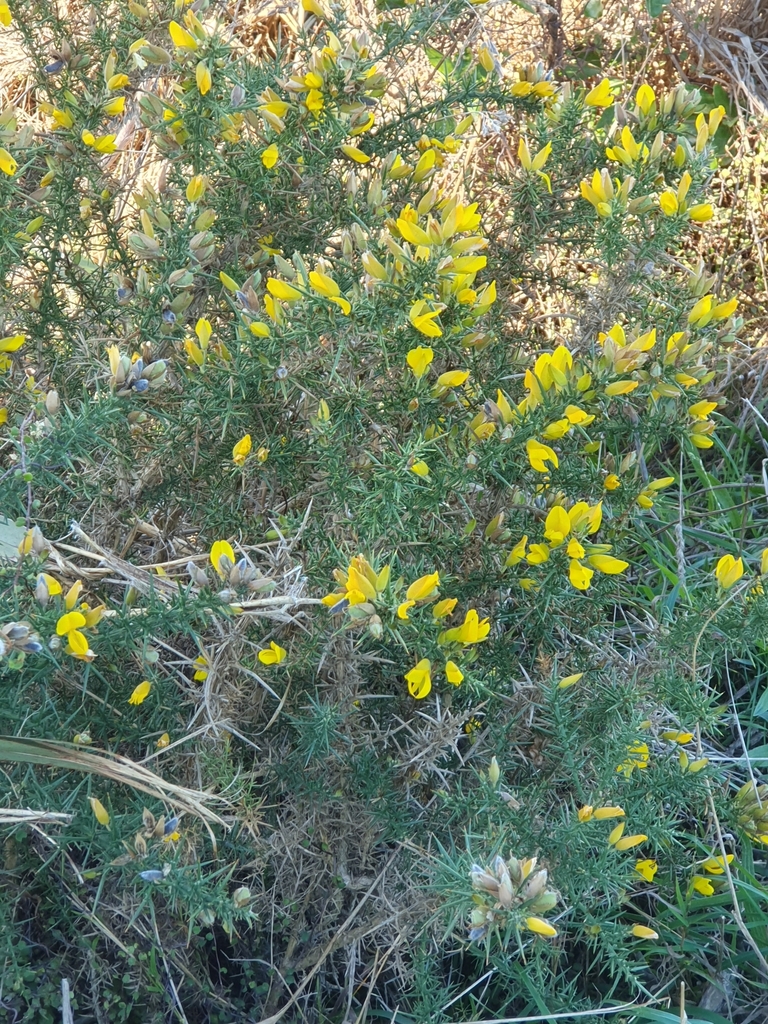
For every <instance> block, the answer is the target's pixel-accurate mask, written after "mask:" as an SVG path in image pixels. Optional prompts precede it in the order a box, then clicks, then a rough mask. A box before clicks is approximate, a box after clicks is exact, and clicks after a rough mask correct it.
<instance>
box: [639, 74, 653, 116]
mask: <svg viewBox="0 0 768 1024" xmlns="http://www.w3.org/2000/svg"><path fill="white" fill-rule="evenodd" d="M655 99H656V93H655V92H654V91H653V89H652V88H651V87H650V85H648V84H647V83H645V82H643V84H642V85H641V86H640V88H639V89H638V90H637V92H636V93H635V103H636V104H637V105H638V107H639V108H640V113H641V114H643V115H644V116H645V115H646V114H647V113H648V111H649V110H650V109H651V107H652V106H653V102H654V100H655Z"/></svg>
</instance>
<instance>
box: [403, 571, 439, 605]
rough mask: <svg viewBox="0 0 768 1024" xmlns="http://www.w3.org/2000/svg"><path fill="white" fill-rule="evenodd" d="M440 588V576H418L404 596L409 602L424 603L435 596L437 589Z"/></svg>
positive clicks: (432, 574) (433, 573)
mask: <svg viewBox="0 0 768 1024" xmlns="http://www.w3.org/2000/svg"><path fill="white" fill-rule="evenodd" d="M439 586H440V574H439V573H436V572H431V573H427V575H426V576H419V578H418V579H417V580H415V581H414V582H413V583H412V584H411V585H410V587H408V590H407V591H406V592H405V596H406V598H407V600H409V601H426V600H427V599H428V598H430V597H434V596H435V594H437V590H438V587H439Z"/></svg>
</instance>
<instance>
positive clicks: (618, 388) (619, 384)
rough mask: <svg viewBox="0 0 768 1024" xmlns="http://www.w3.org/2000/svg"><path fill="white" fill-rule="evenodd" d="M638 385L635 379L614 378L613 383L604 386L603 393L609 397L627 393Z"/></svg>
mask: <svg viewBox="0 0 768 1024" xmlns="http://www.w3.org/2000/svg"><path fill="white" fill-rule="evenodd" d="M637 386H638V382H637V381H636V380H615V381H613V383H611V384H608V385H607V387H606V388H605V393H606V395H608V396H609V397H613V396H615V395H628V394H629V393H630V392H631V391H634V390H635V388H636V387H637Z"/></svg>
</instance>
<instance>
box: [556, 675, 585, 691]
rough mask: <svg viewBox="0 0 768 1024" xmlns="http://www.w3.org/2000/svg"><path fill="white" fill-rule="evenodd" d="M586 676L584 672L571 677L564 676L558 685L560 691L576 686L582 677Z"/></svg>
mask: <svg viewBox="0 0 768 1024" xmlns="http://www.w3.org/2000/svg"><path fill="white" fill-rule="evenodd" d="M583 675H584V673H583V672H574V673H573V674H572V675H570V676H563V678H562V679H561V680H560V682H559V683H558V684H557V688H558V690H567V689H568V688H569V687H570V686H574V685H575V684H576V683H578V681H579V680H580V679H581V677H582V676H583Z"/></svg>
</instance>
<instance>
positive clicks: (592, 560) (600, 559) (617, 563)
mask: <svg viewBox="0 0 768 1024" xmlns="http://www.w3.org/2000/svg"><path fill="white" fill-rule="evenodd" d="M587 561H588V562H589V564H590V565H593V566H594V567H595V569H597V571H598V572H602V573H605V574H606V575H607V576H616V575H618V574H619V573H621V572H624V570H625V569H627V568H628V567H629V562H622V560H621V559H620V558H614V557H613V555H590V556H589V558H588V559H587Z"/></svg>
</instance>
